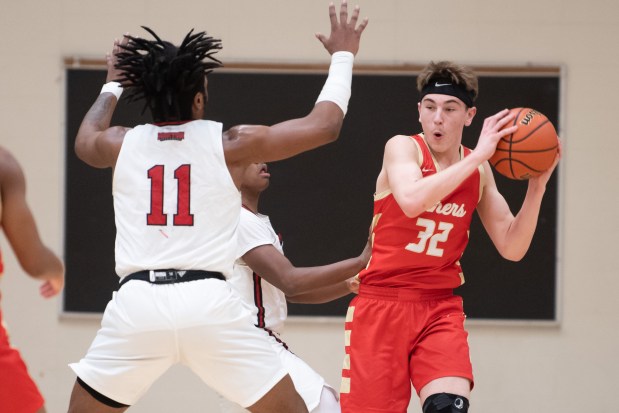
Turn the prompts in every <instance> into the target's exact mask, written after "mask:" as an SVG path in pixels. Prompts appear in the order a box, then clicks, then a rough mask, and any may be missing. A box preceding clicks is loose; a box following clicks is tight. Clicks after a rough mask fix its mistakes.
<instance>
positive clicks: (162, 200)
mask: <svg viewBox="0 0 619 413" xmlns="http://www.w3.org/2000/svg"><path fill="white" fill-rule="evenodd" d="M329 16H330V21H331V34H330V36H329V37H326V36H323V35H318V36H317V37H318V39H319V40H320V41H321V42H322V44H323V46H324V47H325V48H326V50H327V51H328V52H329V54H331V55H332V57H331V66H330V68H329V76H328V77H327V80H326V82H325V85H324V87H323V89H322V92H321V94H320V95H319V96H318V99H317V102H316V104H315V105H314V107H313V108H312V110H311V111H310V112H309V113H308V114H307V115H306V116H304V117H301V118H298V119H293V120H289V121H285V122H282V123H279V124H276V125H273V126H262V125H240V126H235V127H233V128H231V129H229V130H227V131H224V130H223V128H222V124H221V123H219V122H215V121H210V120H203V119H202V118H203V116H204V111H205V106H206V101H207V96H208V95H207V92H206V84H207V76H206V75H207V74H208V73H210V72H211V70H213V69H215V68H217V67H219V66H220V65H221V62H220V61H219V60H218V59H216V58H215V57H214V55H215V53H216V52H217V51H218V50H219V49H221V42H220V40H218V39H214V38H212V37H210V36H207V35H206V33H205V32H201V33H193V31H191V32H189V34H187V35H186V36H185V39H184V40H183V42H182V43H181V45H180V46H175V45H173V44H172V43H170V42H167V41H163V40H162V39H160V38H159V37H158V36H157V35H156V34H155V33H154V32H153V31H152V30H150V29H146V30H147V31H149V32H150V34H151V35H152V36H153V38H154V39H153V40H147V39H141V38H137V37H133V36H128V35H126V36H125V37H124V40H123V41H122V42H121V43H118V42H116V43H115V46H114V49H113V52H112V54H111V55H110V56H109V57H108V77H107V80H108V83H107V84H106V85H104V86H103V88H102V91H101V94H100V95H99V97H98V98H97V100H96V101H95V103H94V104H93V106H92V107H91V109H90V110H89V112H88V113H87V114H86V115H85V117H84V120H83V121H82V124H81V126H80V129H79V131H78V135H77V137H76V141H75V151H76V154H77V155H78V157H79V158H80V159H82V160H83V161H84V162H86V163H87V164H89V165H91V166H93V167H97V168H113V170H114V175H113V179H114V185H113V188H112V194H113V198H114V216H115V222H116V231H117V234H116V248H115V260H116V272H117V273H118V275H119V277H120V278H121V284H120V288H119V290H118V292H116V293H115V295H114V298H113V299H112V300H111V301H110V303H109V304H108V306H107V307H106V310H105V312H104V314H103V319H102V322H101V324H102V328H101V329H100V330H99V332H98V333H97V336H96V337H95V339H94V341H93V343H92V345H91V347H90V349H89V350H88V352H87V354H86V356H85V357H84V358H82V359H81V360H80V361H79V362H78V363H74V364H71V367H72V368H73V370H74V372H75V373H76V375H77V381H76V383H75V385H74V387H73V393H72V395H71V401H70V406H69V412H71V413H78V412H84V413H86V412H87V413H99V412H119V411H125V410H126V409H127V408H128V407H129V406H131V405H133V404H134V403H136V402H137V401H138V400H139V399H140V397H141V396H142V395H143V394H144V393H145V392H146V391H147V390H148V388H149V387H150V386H151V384H152V383H153V382H154V381H155V380H157V379H158V378H159V376H161V375H162V374H163V373H164V372H165V371H166V370H167V369H168V368H169V367H170V366H172V365H173V364H176V363H182V364H184V365H186V366H187V367H189V368H190V369H191V370H192V371H193V372H194V373H196V374H197V375H198V376H199V377H200V378H201V379H202V381H204V382H205V383H206V384H207V385H209V386H210V387H211V388H213V389H214V390H216V391H217V392H218V393H220V394H222V395H223V396H225V397H226V398H228V399H230V400H232V401H234V402H236V403H238V404H239V405H241V406H243V407H246V408H247V409H248V410H250V411H251V412H253V413H257V412H264V413H267V412H268V413H272V412H307V408H306V406H305V404H304V403H303V400H302V399H301V397H300V396H299V394H298V393H297V392H296V391H295V389H294V385H293V383H292V380H291V379H290V376H289V375H288V373H287V371H286V369H285V367H284V366H283V365H282V363H281V361H280V359H279V357H278V356H277V354H276V353H275V351H274V350H273V349H272V347H271V345H270V342H269V336H268V334H267V333H266V332H265V331H264V330H261V329H258V328H256V327H255V326H254V323H253V319H252V317H251V314H250V313H249V311H247V309H245V308H244V307H243V305H242V302H241V300H240V297H239V296H238V295H237V294H234V293H233V291H232V290H231V288H230V286H229V285H228V284H227V283H226V282H225V279H226V278H228V277H229V276H230V275H231V274H232V270H233V264H234V259H235V258H236V255H235V252H236V240H237V226H238V222H239V215H240V211H241V195H240V193H239V188H240V185H241V182H242V175H243V173H244V172H245V170H246V168H247V166H248V165H250V164H252V163H254V162H258V161H265V160H279V159H285V158H289V157H291V156H294V155H296V154H299V153H301V152H305V151H308V150H310V149H313V148H316V147H318V146H321V145H324V144H327V143H329V142H332V141H333V140H335V139H337V137H338V135H339V132H340V128H341V125H342V122H343V118H344V115H345V113H346V110H347V105H348V99H349V97H350V86H351V80H352V65H353V60H354V55H355V54H356V53H357V51H358V49H359V42H360V38H361V34H362V32H363V30H364V29H365V27H366V24H367V19H365V20H362V21H360V22H359V21H358V19H359V8H358V7H356V8H355V10H354V11H353V13H352V15H351V16H350V18H349V16H348V9H347V4H346V2H345V1H343V2H342V5H341V7H340V13H339V18H338V14H337V13H336V9H335V6H334V5H333V4H331V5H330V6H329ZM124 87H127V88H128V89H129V97H130V98H133V100H142V101H143V102H144V103H145V106H146V107H148V108H149V109H150V111H151V113H152V116H153V120H154V123H149V124H143V125H138V126H136V127H135V128H127V127H120V126H116V127H111V125H110V123H111V119H112V114H113V113H114V109H115V107H116V104H117V100H118V98H119V96H120V93H121V92H122V91H123V88H124ZM265 98H267V99H268V98H269V96H266V97H265ZM247 355H251V357H247Z"/></svg>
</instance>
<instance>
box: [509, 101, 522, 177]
mask: <svg viewBox="0 0 619 413" xmlns="http://www.w3.org/2000/svg"><path fill="white" fill-rule="evenodd" d="M524 109H525V108H520V110H519V111H518V113H517V114H516V117H514V122H513V123H512V126H515V125H516V123H517V122H518V119H520V114H521V113H522V111H523V110H524ZM514 133H516V132H513V133H512V134H510V135H509V141H508V145H509V146H508V148H509V151H508V154H507V159H509V161H510V162H509V171H510V172H511V174H512V176H516V174H515V173H514V166H513V165H512V162H511V160H512V145H513V142H514Z"/></svg>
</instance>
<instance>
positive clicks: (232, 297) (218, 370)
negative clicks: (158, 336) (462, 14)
mask: <svg viewBox="0 0 619 413" xmlns="http://www.w3.org/2000/svg"><path fill="white" fill-rule="evenodd" d="M210 287H211V288H209V290H208V291H202V292H201V291H197V290H196V291H185V295H186V299H194V297H193V295H194V294H195V295H198V296H201V298H202V302H203V303H204V304H203V305H202V307H201V308H199V309H195V314H187V316H186V318H189V317H195V318H196V319H197V320H204V322H202V324H198V323H188V324H187V325H186V326H185V327H183V328H180V329H179V330H178V331H177V334H178V342H179V346H180V354H181V361H182V362H183V363H184V364H186V365H187V366H188V367H189V368H191V369H192V370H193V371H194V372H195V373H196V374H197V375H198V376H199V377H200V378H201V379H202V380H203V381H204V382H205V383H206V384H208V385H209V386H210V387H212V388H213V389H214V390H215V391H217V392H218V393H219V394H221V395H222V396H223V397H225V398H227V399H229V400H231V401H233V402H235V403H237V404H239V405H241V406H243V407H247V406H250V405H252V404H254V403H256V402H257V401H258V400H260V399H261V398H262V397H263V396H264V395H265V394H267V393H268V392H269V390H270V389H272V388H273V387H274V386H275V385H276V384H277V383H278V382H279V381H280V380H281V379H282V378H283V377H284V376H286V374H287V372H286V370H285V368H284V366H283V365H282V363H281V361H280V358H279V356H278V355H277V353H276V352H275V351H274V350H273V348H272V346H271V342H270V340H269V335H268V333H267V332H266V331H265V330H263V329H261V328H258V327H256V326H255V325H254V324H253V321H254V320H253V318H252V316H251V314H250V312H249V311H248V310H247V309H246V308H245V307H244V306H243V304H242V302H241V299H240V298H239V297H238V296H237V295H236V294H235V293H234V292H233V291H232V290H231V289H230V287H229V286H228V285H227V284H226V283H225V282H219V283H213V284H212V285H211V286H210Z"/></svg>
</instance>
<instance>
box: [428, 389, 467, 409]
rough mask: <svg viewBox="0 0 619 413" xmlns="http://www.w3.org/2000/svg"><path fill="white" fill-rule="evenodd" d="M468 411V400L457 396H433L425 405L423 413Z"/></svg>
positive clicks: (439, 394)
mask: <svg viewBox="0 0 619 413" xmlns="http://www.w3.org/2000/svg"><path fill="white" fill-rule="evenodd" d="M468 411H469V401H468V399H467V398H466V397H463V396H458V395H457V394H451V393H436V394H432V395H430V396H428V398H427V399H426V401H425V402H424V403H423V413H467V412H468Z"/></svg>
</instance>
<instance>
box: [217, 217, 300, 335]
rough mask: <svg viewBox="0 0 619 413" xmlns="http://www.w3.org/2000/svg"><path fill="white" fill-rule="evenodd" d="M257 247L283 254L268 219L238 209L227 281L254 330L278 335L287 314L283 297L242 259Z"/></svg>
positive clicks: (280, 292) (282, 294)
mask: <svg viewBox="0 0 619 413" xmlns="http://www.w3.org/2000/svg"><path fill="white" fill-rule="evenodd" d="M261 245H273V246H274V247H275V248H276V249H277V250H278V251H279V252H281V253H282V254H283V253H284V252H283V249H282V245H281V242H280V239H279V236H278V235H277V234H276V233H275V230H274V229H273V226H272V225H271V221H270V220H269V217H268V216H266V215H262V214H254V213H253V212H251V211H248V210H246V209H245V208H243V209H241V218H240V223H239V231H238V247H237V253H236V256H237V260H236V262H235V263H234V272H233V275H232V277H230V278H228V282H229V283H230V284H231V285H232V288H233V289H234V290H235V291H236V292H237V293H238V294H239V295H240V296H241V298H242V299H243V302H244V303H246V304H247V306H248V308H249V310H250V311H252V314H253V315H254V319H255V320H256V325H257V326H258V327H265V328H267V329H269V330H271V331H273V332H275V333H277V334H281V333H282V331H283V327H284V321H285V320H286V316H287V313H288V308H287V305H286V296H285V295H284V293H283V292H282V291H281V290H280V289H279V288H277V287H275V286H273V285H272V284H269V283H268V282H267V281H265V280H263V279H262V278H261V277H260V274H255V273H254V272H253V270H252V269H251V268H249V266H248V265H247V264H246V263H245V261H243V258H242V257H243V255H245V253H246V252H248V251H250V250H252V249H254V248H256V247H259V246H261Z"/></svg>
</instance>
